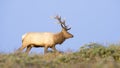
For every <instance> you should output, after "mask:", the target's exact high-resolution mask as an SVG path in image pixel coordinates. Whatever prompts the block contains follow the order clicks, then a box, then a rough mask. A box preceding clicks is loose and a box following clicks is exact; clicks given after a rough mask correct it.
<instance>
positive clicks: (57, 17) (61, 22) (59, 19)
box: [54, 15, 71, 30]
mask: <svg viewBox="0 0 120 68" xmlns="http://www.w3.org/2000/svg"><path fill="white" fill-rule="evenodd" d="M54 18H55V19H57V20H58V21H59V23H60V24H61V27H62V28H64V29H66V30H70V29H71V28H68V26H66V24H65V20H63V21H62V20H61V16H59V15H57V16H55V17H54Z"/></svg>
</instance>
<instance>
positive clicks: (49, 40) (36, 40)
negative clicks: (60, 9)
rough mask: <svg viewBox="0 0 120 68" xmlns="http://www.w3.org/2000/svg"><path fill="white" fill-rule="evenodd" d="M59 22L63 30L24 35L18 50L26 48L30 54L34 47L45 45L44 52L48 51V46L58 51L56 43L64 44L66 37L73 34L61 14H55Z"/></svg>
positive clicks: (70, 36)
mask: <svg viewBox="0 0 120 68" xmlns="http://www.w3.org/2000/svg"><path fill="white" fill-rule="evenodd" d="M54 19H57V20H58V22H59V24H60V25H61V27H62V30H61V32H58V33H51V32H43V33H41V32H29V33H26V34H24V35H23V36H22V46H21V47H20V48H19V49H18V51H20V52H21V51H22V50H23V49H25V48H27V49H26V51H25V52H26V53H27V54H28V53H29V51H30V50H31V48H32V47H44V54H45V53H47V49H48V48H52V49H53V50H54V51H55V52H58V51H57V49H56V48H55V46H56V44H62V43H63V42H64V41H65V40H66V39H68V38H72V37H73V35H72V34H70V33H69V32H68V30H70V29H71V28H68V26H66V24H65V20H61V17H60V16H58V15H57V16H55V17H54Z"/></svg>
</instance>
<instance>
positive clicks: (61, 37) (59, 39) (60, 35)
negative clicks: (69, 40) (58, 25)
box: [54, 31, 66, 44]
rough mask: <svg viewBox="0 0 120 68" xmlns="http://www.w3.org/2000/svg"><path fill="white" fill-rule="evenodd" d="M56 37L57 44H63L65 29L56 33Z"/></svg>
mask: <svg viewBox="0 0 120 68" xmlns="http://www.w3.org/2000/svg"><path fill="white" fill-rule="evenodd" d="M54 39H55V43H56V44H62V43H63V42H64V41H65V39H66V38H65V37H64V34H63V31H61V32H59V33H56V34H55V36H54Z"/></svg>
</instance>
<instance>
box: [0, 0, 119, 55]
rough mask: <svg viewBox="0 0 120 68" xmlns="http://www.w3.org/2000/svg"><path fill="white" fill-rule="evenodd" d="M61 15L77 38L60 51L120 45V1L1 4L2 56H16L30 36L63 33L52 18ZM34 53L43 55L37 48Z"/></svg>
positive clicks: (5, 0)
mask: <svg viewBox="0 0 120 68" xmlns="http://www.w3.org/2000/svg"><path fill="white" fill-rule="evenodd" d="M57 14H59V15H61V16H62V18H65V19H66V24H68V25H70V26H71V27H72V29H71V30H70V31H69V32H70V33H72V34H73V35H74V38H72V39H68V40H66V41H65V42H64V43H63V44H62V45H57V46H56V47H57V49H58V50H61V51H67V50H69V49H71V50H73V51H77V50H78V49H79V48H80V46H82V45H84V44H87V43H90V42H98V43H102V44H103V43H119V42H120V0H0V38H1V39H0V52H7V53H9V52H13V51H15V50H16V49H18V48H19V47H20V46H21V44H22V43H21V36H22V35H23V34H24V33H27V32H54V33H56V32H59V31H61V27H60V25H58V24H55V22H56V20H54V19H51V18H50V17H51V16H55V15H57ZM32 52H38V53H41V52H43V48H33V49H32Z"/></svg>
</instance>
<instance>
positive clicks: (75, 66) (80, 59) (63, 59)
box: [0, 43, 120, 68]
mask: <svg viewBox="0 0 120 68" xmlns="http://www.w3.org/2000/svg"><path fill="white" fill-rule="evenodd" d="M0 68H120V45H119V44H110V45H109V46H106V47H105V46H103V45H101V44H97V43H90V44H86V45H84V46H82V47H81V48H80V50H79V51H78V52H73V53H62V54H61V53H48V54H46V55H40V54H29V55H26V54H14V53H10V54H4V53H0Z"/></svg>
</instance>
